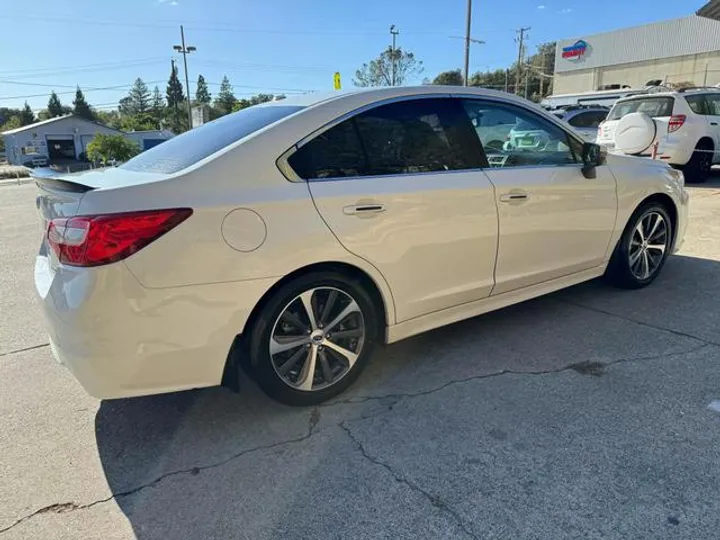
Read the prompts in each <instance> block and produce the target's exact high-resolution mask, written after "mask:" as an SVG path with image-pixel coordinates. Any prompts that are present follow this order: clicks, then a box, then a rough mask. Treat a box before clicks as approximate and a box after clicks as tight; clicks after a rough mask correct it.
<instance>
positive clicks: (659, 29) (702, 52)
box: [553, 0, 720, 94]
mask: <svg viewBox="0 0 720 540" xmlns="http://www.w3.org/2000/svg"><path fill="white" fill-rule="evenodd" d="M650 81H653V84H658V82H659V83H661V84H668V83H692V84H693V85H696V86H714V85H716V84H720V0H713V1H711V2H709V3H708V4H706V5H705V6H704V7H702V8H701V9H700V10H699V11H698V12H697V13H696V14H694V15H690V16H688V17H683V18H680V19H673V20H669V21H662V22H657V23H652V24H647V25H643V26H636V27H633V28H624V29H621V30H616V31H613V32H605V33H602V34H595V35H589V36H576V37H573V38H568V39H563V40H560V41H558V44H557V50H556V53H555V76H554V82H553V93H554V94H568V93H575V92H587V91H594V90H610V89H616V88H623V87H631V88H642V87H643V86H645V85H647V84H648V83H650Z"/></svg>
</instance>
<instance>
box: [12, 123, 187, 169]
mask: <svg viewBox="0 0 720 540" xmlns="http://www.w3.org/2000/svg"><path fill="white" fill-rule="evenodd" d="M98 133H106V134H110V135H123V136H125V137H127V138H128V139H130V140H132V141H134V142H135V143H136V144H137V145H138V146H139V147H140V149H141V150H147V149H148V148H152V147H153V146H155V145H157V144H159V143H161V142H162V141H165V140H167V139H169V138H171V137H172V136H173V133H172V132H170V131H167V130H158V131H134V132H129V133H128V132H124V131H120V130H118V129H114V128H111V127H109V126H106V125H104V124H100V123H98V122H93V121H91V120H86V119H85V118H81V117H79V116H75V115H72V114H71V115H67V116H58V117H56V118H50V119H49V120H43V121H41V122H37V123H35V124H30V125H28V126H23V127H20V128H17V129H11V130H9V131H5V132H3V134H2V136H3V138H4V140H5V153H6V157H7V160H8V163H10V164H11V165H32V164H38V163H48V162H49V163H69V162H72V161H79V160H82V159H83V158H84V157H85V153H86V151H87V145H88V144H89V143H90V141H92V139H93V137H95V135H96V134H98Z"/></svg>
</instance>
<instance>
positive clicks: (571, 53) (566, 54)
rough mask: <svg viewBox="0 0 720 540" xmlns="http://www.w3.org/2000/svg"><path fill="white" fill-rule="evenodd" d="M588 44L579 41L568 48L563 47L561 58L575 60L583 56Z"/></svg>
mask: <svg viewBox="0 0 720 540" xmlns="http://www.w3.org/2000/svg"><path fill="white" fill-rule="evenodd" d="M587 48H588V44H587V41H583V40H582V39H579V40H578V41H576V42H575V43H573V44H572V45H570V46H569V47H563V50H562V57H563V58H566V59H568V60H577V59H579V58H582V57H583V56H585V53H586V52H587Z"/></svg>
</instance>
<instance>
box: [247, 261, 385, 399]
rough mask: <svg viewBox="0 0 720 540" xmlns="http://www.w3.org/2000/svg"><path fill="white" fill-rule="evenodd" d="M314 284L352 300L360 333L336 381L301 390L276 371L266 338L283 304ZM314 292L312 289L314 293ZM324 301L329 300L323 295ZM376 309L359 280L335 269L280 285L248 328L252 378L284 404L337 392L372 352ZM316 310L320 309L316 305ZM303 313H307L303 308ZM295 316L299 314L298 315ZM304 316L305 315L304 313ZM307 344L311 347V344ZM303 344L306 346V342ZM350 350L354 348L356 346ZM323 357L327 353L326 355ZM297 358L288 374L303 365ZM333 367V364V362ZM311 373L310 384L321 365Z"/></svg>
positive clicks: (288, 304)
mask: <svg viewBox="0 0 720 540" xmlns="http://www.w3.org/2000/svg"><path fill="white" fill-rule="evenodd" d="M318 288H319V289H321V290H322V291H321V292H320V293H319V294H323V293H324V291H326V290H330V289H337V290H338V291H340V292H339V293H338V296H336V298H337V297H341V298H342V299H346V297H345V296H342V295H341V293H345V294H346V295H348V297H350V298H351V299H352V300H354V301H355V303H356V304H357V306H358V307H359V313H361V314H362V321H364V337H363V339H362V345H361V349H360V351H359V356H358V357H357V360H356V361H355V362H354V364H353V365H352V366H351V367H350V369H349V370H346V372H345V374H344V375H342V376H341V377H340V378H339V379H338V380H337V382H334V383H331V384H330V385H329V386H325V387H320V388H319V389H312V390H301V389H298V388H294V387H293V386H292V385H291V384H292V382H286V380H284V379H283V377H282V376H281V375H280V374H279V373H278V370H277V369H278V368H277V367H276V365H275V364H274V363H273V358H272V356H271V354H270V341H271V338H272V335H273V331H274V330H275V328H276V323H277V324H281V322H280V317H281V315H282V314H283V312H284V311H285V310H286V308H290V307H291V305H293V304H294V302H295V301H296V299H297V298H298V297H299V296H300V295H301V294H302V293H304V292H306V291H310V290H313V289H318ZM317 294H318V293H317V292H316V293H315V295H317ZM313 298H314V299H317V298H318V297H317V296H314V297H313ZM315 302H316V303H317V302H318V300H315ZM326 303H330V302H329V301H328V300H327V299H326ZM298 308H299V306H298ZM378 309H379V306H376V305H375V303H374V302H373V300H372V298H371V296H370V294H369V293H368V292H367V290H366V288H365V286H364V284H363V283H362V282H361V281H359V280H357V279H354V278H351V277H348V276H346V275H343V274H342V273H339V272H317V273H312V274H307V275H304V276H301V277H299V278H297V279H295V280H293V281H291V282H289V283H287V284H285V285H283V286H282V287H281V288H280V289H278V290H277V291H276V292H275V294H274V295H273V296H272V297H271V298H270V299H269V300H268V302H266V304H265V305H264V307H263V308H262V310H261V312H260V315H259V317H258V318H257V319H256V320H255V324H254V327H253V328H252V329H251V332H250V339H249V349H248V350H249V353H250V355H251V357H252V364H253V370H254V375H255V377H254V378H255V379H256V381H257V382H258V384H259V385H260V387H261V388H262V390H263V391H264V392H265V393H266V394H267V395H268V396H270V397H271V398H273V399H275V400H277V401H280V402H281V403H285V404H287V405H295V406H308V405H316V404H318V403H321V402H323V401H326V400H328V399H331V398H333V397H335V396H337V395H338V394H341V393H342V392H344V391H345V390H346V389H347V388H348V387H349V386H350V385H352V384H353V383H354V382H355V380H356V379H357V378H358V377H359V375H360V373H361V372H362V370H363V369H364V367H365V365H366V364H367V362H368V360H369V359H370V357H371V356H372V353H373V349H374V348H375V345H376V344H377V340H378V335H379V331H380V328H379V326H380V325H379V324H378V321H379V318H378V317H377V310H378ZM318 311H320V309H318ZM304 313H307V311H305V312H304ZM296 314H297V313H296ZM298 316H299V317H302V315H298ZM304 317H307V315H305V316H304ZM314 317H317V318H319V316H318V315H317V314H316V315H314ZM328 318H332V317H328ZM304 320H305V318H303V321H304ZM291 326H292V325H291ZM292 333H295V331H292ZM311 346H312V347H314V345H311ZM304 347H308V345H305V346H304ZM320 349H322V347H320ZM294 352H298V354H301V352H300V348H297V349H294V350H289V351H288V353H287V354H288V355H290V354H291V353H294ZM331 352H332V351H330V350H328V349H327V348H326V352H325V354H326V355H329V354H330V353H331ZM354 352H357V350H356V351H354ZM281 354H282V353H281ZM331 356H332V360H333V361H334V362H338V358H339V357H337V356H335V354H334V353H333V354H332V355H331ZM276 358H277V355H276ZM285 358H287V357H285ZM326 358H331V357H330V356H326ZM281 359H282V358H281ZM301 360H302V362H303V363H302V364H301V365H300V366H299V367H298V368H297V369H293V370H291V371H290V372H289V373H288V376H289V377H290V376H292V374H293V372H294V371H299V370H300V368H302V367H304V364H305V362H306V361H307V358H305V359H302V355H301ZM326 362H327V360H326ZM318 364H319V360H318ZM282 367H284V366H282ZM335 367H336V368H337V366H335ZM318 369H320V372H318ZM315 374H317V375H315ZM315 374H313V382H311V383H310V384H311V385H314V381H315V379H316V378H318V377H319V378H322V377H323V373H322V368H318V367H317V365H316V369H315ZM301 375H302V374H301V373H298V374H297V377H298V379H299V378H300V377H301ZM321 386H322V385H321Z"/></svg>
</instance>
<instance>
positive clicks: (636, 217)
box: [605, 202, 675, 289]
mask: <svg viewBox="0 0 720 540" xmlns="http://www.w3.org/2000/svg"><path fill="white" fill-rule="evenodd" d="M653 214H659V215H661V216H662V218H663V220H664V221H665V224H666V227H667V229H666V234H665V235H664V237H663V238H662V243H664V246H665V248H664V251H663V252H662V257H661V258H660V259H659V262H658V263H657V266H656V267H655V268H654V269H653V271H652V273H650V274H649V275H648V276H647V277H639V276H638V275H636V272H635V271H634V270H633V267H632V265H631V245H632V247H633V249H634V248H636V247H637V244H636V241H637V238H638V237H637V236H636V235H637V232H636V228H637V227H638V225H639V224H640V222H641V221H643V220H646V219H648V217H649V216H651V215H653ZM645 223H648V222H647V221H646V222H645ZM674 234H675V230H674V227H673V222H672V220H671V219H670V216H669V214H668V210H667V208H666V207H665V206H663V205H662V204H660V203H656V202H649V203H646V204H643V205H641V206H640V207H639V208H638V209H637V210H635V212H634V213H633V215H632V216H631V217H630V219H629V220H628V224H627V226H626V227H625V230H624V231H623V234H622V236H621V237H620V240H619V241H618V243H617V246H615V251H614V252H613V254H612V257H611V258H610V263H609V264H608V267H607V270H606V271H605V278H606V280H607V281H608V282H610V283H611V284H613V285H615V286H616V287H620V288H623V289H640V288H642V287H647V286H648V285H650V283H652V282H653V281H654V280H655V278H656V277H657V276H658V275H659V274H660V271H661V270H662V267H663V266H664V265H665V261H666V260H667V257H668V255H669V254H670V249H671V248H672V245H673V239H674V236H673V235H674ZM634 242H635V243H634ZM656 242H657V244H658V245H659V243H660V242H661V240H660V239H658V240H656ZM651 260H652V258H651Z"/></svg>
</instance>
